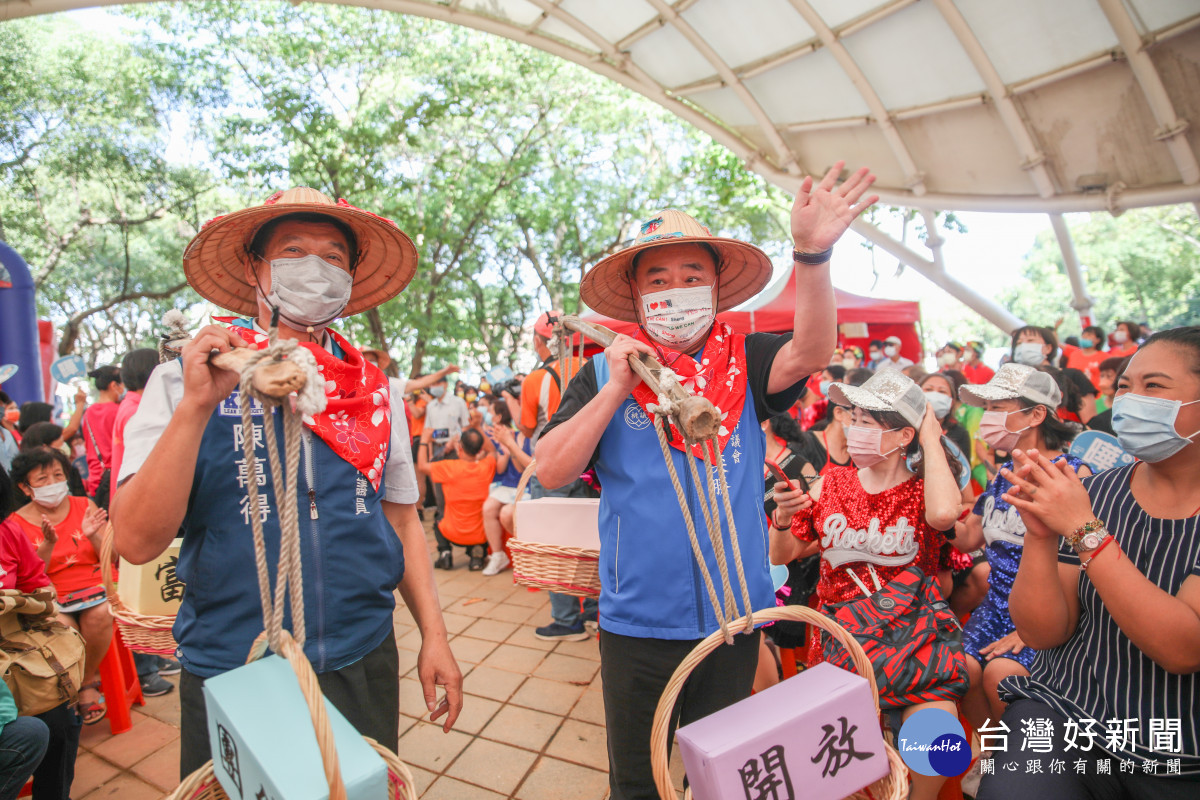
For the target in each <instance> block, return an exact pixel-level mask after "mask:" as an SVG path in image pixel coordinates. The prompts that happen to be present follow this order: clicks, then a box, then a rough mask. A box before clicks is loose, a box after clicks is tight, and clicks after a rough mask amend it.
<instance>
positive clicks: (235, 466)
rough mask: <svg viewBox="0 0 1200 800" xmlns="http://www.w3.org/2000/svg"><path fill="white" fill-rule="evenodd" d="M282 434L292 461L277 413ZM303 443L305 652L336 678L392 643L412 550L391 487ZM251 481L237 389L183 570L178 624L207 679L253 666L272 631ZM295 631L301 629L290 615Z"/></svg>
mask: <svg viewBox="0 0 1200 800" xmlns="http://www.w3.org/2000/svg"><path fill="white" fill-rule="evenodd" d="M262 414H263V408H262V406H260V405H259V404H258V403H257V402H255V403H254V425H255V434H254V437H255V452H256V453H258V454H259V455H258V458H259V459H260V460H259V465H258V471H259V476H260V480H261V481H262V484H260V486H259V495H260V498H261V499H263V500H265V501H266V508H267V510H266V512H265V516H266V518H265V520H264V523H263V538H264V539H265V541H266V550H267V562H268V564H269V566H270V572H271V575H272V576H274V575H275V574H276V566H277V563H278V559H279V516H278V513H277V512H278V509H277V504H276V500H275V494H274V491H273V490H272V486H271V479H270V478H269V477H268V476H267V470H268V469H269V466H268V463H267V450H266V441H265V439H264V438H263V416H262ZM275 429H276V437H277V441H278V444H279V448H280V455H279V459H280V462H281V463H284V456H283V424H282V418H281V417H280V416H279V415H278V414H276V425H275ZM302 436H303V440H302V443H301V448H300V470H299V476H298V480H299V482H298V491H297V493H296V495H297V496H296V503H297V506H298V508H299V517H300V520H299V521H300V554H301V561H302V568H303V573H304V617H305V620H304V621H305V628H306V632H307V641H306V642H305V645H304V652H305V654H306V655H307V656H308V658H309V660H310V661H311V662H312V665H313V669H315V670H316V671H317V672H328V671H331V670H336V669H341V668H342V667H345V666H347V665H349V664H352V663H354V662H355V661H357V660H359V659H360V658H362V657H363V656H364V655H366V654H367V653H369V652H370V651H371V650H373V649H374V648H376V647H378V646H379V644H380V643H381V642H382V641H383V640H384V638H385V637H386V636H387V634H388V631H389V630H390V629H391V627H392V611H393V610H394V608H395V600H394V597H393V594H392V592H393V590H394V589H395V588H396V585H397V584H398V583H399V582H400V579H401V578H402V577H403V576H404V550H403V548H402V547H401V544H400V540H399V538H398V537H397V536H396V532H395V530H394V529H393V528H392V526H391V525H390V524H389V523H388V521H387V520H386V519H385V518H384V515H383V510H382V508H381V505H380V504H381V503H382V501H383V480H382V479H381V480H380V482H379V486H380V488H379V489H378V490H375V489H373V488H372V487H371V484H370V482H369V481H368V480H367V479H366V478H364V477H362V475H361V474H360V473H359V472H358V470H356V469H355V468H354V467H353V466H351V465H350V464H349V463H347V462H346V461H345V460H343V459H342V458H341V457H340V456H338V455H337V454H336V453H335V452H334V451H333V450H332V449H331V448H330V447H329V445H327V444H325V442H324V441H322V440H321V438H320V437H319V436H316V435H315V434H313V433H312V432H311V431H310V430H308V429H307V428H304V429H303V432H302ZM247 480H248V477H247V474H246V469H245V465H244V453H243V451H242V422H241V415H240V412H239V410H238V392H237V390H235V391H234V392H233V394H231V395H230V396H229V397H227V398H225V400H224V401H222V403H221V405H219V406H218V407H217V409H216V410H215V411H214V412H213V415H212V417H211V418H210V419H209V421H208V425H207V427H206V428H205V430H204V436H203V439H202V440H201V442H200V453H199V456H198V457H197V459H196V469H195V477H194V479H193V482H192V493H191V496H190V498H189V499H188V511H187V516H186V517H185V518H184V534H183V547H182V549H181V550H180V553H179V565H178V567H177V570H176V572H177V575H178V577H179V579H180V580H182V581H183V582H184V583H186V584H187V590H186V591H185V592H184V596H183V603H182V605H181V607H180V609H179V616H178V617H177V618H176V620H175V628H174V632H175V640H176V641H177V642H178V643H179V656H180V660H181V661H182V662H183V664H184V666H185V667H187V669H188V671H189V672H192V673H195V674H197V675H200V676H201V677H206V678H207V677H212V676H214V675H218V674H220V673H222V672H226V671H228V670H230V669H233V668H235V667H238V666H240V665H242V664H244V663H245V661H246V656H247V654H248V653H249V652H250V645H251V643H252V642H253V641H254V637H255V636H257V635H258V634H259V633H260V632H261V631H262V629H263V623H262V604H261V602H260V599H259V592H258V578H257V571H256V569H255V566H254V540H253V534H252V533H251V529H250V523H249V520H250V517H249V514H250V513H251V511H250V508H249V498H248V494H247V490H246V486H247ZM272 586H274V577H272ZM288 590H289V591H291V590H292V587H291V586H289V587H288ZM284 626H285V627H287V628H290V627H291V613H290V609H289V610H288V612H287V613H286V614H285V616H284Z"/></svg>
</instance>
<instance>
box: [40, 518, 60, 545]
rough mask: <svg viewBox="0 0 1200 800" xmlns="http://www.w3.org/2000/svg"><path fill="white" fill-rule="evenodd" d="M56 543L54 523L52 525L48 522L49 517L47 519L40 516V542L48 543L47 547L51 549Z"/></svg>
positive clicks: (56, 535) (56, 533)
mask: <svg viewBox="0 0 1200 800" xmlns="http://www.w3.org/2000/svg"><path fill="white" fill-rule="evenodd" d="M57 543H58V531H57V530H55V528H54V525H52V524H51V523H50V520H49V519H47V518H46V517H42V544H44V545H48V546H49V548H50V549H51V550H53V549H54V545H56V544H57ZM39 548H40V546H39Z"/></svg>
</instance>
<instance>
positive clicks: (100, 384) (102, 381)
mask: <svg viewBox="0 0 1200 800" xmlns="http://www.w3.org/2000/svg"><path fill="white" fill-rule="evenodd" d="M88 377H89V378H93V379H95V381H96V388H97V389H99V390H100V391H102V392H103V391H104V390H105V389H107V388H108V387H110V386H112V385H113V384H114V383H120V382H121V368H120V367H118V366H117V365H116V364H105V365H104V366H102V367H96V368H95V369H94V370H92V371H91V372H89V373H88Z"/></svg>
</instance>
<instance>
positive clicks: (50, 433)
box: [20, 422, 87, 497]
mask: <svg viewBox="0 0 1200 800" xmlns="http://www.w3.org/2000/svg"><path fill="white" fill-rule="evenodd" d="M36 447H48V448H50V449H51V450H60V451H62V453H63V454H64V455H66V456H67V458H70V457H71V455H70V453H69V452H68V451H69V450H70V447H68V446H66V445H64V444H63V429H62V427H61V426H59V425H55V424H54V423H53V422H35V423H34V424H33V425H30V426H29V430H27V431H25V437H24V438H23V439H21V447H20V450H21V452H24V451H26V450H33V449H34V448H36ZM70 466H71V469H70V471H69V472H68V473H67V488H68V489H69V490H70V491H71V496H72V497H87V489H86V488H85V487H84V483H83V476H82V475H80V474H79V469H78V468H77V467H76V466H75V464H74V463H72V464H71V465H70Z"/></svg>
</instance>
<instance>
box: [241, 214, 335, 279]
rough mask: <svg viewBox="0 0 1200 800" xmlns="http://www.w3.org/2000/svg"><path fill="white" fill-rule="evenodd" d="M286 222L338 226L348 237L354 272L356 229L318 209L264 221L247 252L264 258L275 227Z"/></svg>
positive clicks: (255, 233)
mask: <svg viewBox="0 0 1200 800" xmlns="http://www.w3.org/2000/svg"><path fill="white" fill-rule="evenodd" d="M285 222H307V223H311V224H321V225H332V226H333V227H335V228H337V229H338V231H339V232H340V233H341V234H342V236H345V237H346V246H347V247H349V248H350V272H351V274H353V273H354V269H355V267H357V266H358V237H357V236H355V235H354V229H353V228H351V227H350V226H349V225H347V224H346V223H345V222H343V221H342V220H340V219H338V218H337V217H331V216H330V215H328V214H321V213H319V212H316V211H297V212H295V213H292V214H284V215H283V216H279V217H276V218H275V219H273V220H269V221H267V222H264V223H263V226H262V227H261V228H259V229H258V230H257V231H255V232H254V238H253V239H251V240H250V246H249V247H248V248H246V250H247V252H248V253H249V254H250V255H252V256H258V257H259V258H262V257H263V253H264V252H265V251H266V249H267V242H269V241H271V236H272V235H273V234H274V233H275V229H276V228H278V227H279V226H280V225H282V224H283V223H285Z"/></svg>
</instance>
